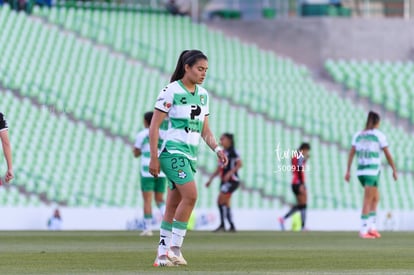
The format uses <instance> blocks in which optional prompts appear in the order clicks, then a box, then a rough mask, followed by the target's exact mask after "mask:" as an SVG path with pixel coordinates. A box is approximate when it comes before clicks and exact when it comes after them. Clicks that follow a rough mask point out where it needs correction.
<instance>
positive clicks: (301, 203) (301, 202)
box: [297, 184, 308, 230]
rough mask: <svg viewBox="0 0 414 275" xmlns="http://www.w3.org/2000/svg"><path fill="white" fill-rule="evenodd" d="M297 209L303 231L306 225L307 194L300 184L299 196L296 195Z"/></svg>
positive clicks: (303, 186)
mask: <svg viewBox="0 0 414 275" xmlns="http://www.w3.org/2000/svg"><path fill="white" fill-rule="evenodd" d="M297 199H298V208H299V210H300V216H301V219H302V230H304V229H305V224H306V208H307V200H308V193H307V191H306V186H305V185H304V184H300V186H299V194H298V197H297Z"/></svg>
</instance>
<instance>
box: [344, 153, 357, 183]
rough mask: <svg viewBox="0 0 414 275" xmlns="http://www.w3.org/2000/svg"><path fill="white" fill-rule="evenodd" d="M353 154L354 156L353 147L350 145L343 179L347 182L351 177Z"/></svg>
mask: <svg viewBox="0 0 414 275" xmlns="http://www.w3.org/2000/svg"><path fill="white" fill-rule="evenodd" d="M354 156H355V147H354V146H352V148H351V150H350V151H349V155H348V163H347V167H346V174H345V180H346V181H347V182H349V179H350V178H351V165H352V160H353V159H354Z"/></svg>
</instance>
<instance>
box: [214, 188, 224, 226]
mask: <svg viewBox="0 0 414 275" xmlns="http://www.w3.org/2000/svg"><path fill="white" fill-rule="evenodd" d="M224 203H225V200H224V196H223V193H222V192H221V191H220V193H219V195H218V198H217V205H218V209H219V213H220V225H219V227H218V228H217V229H216V230H214V232H221V231H226V228H225V225H224V211H225V210H224V207H225V206H224Z"/></svg>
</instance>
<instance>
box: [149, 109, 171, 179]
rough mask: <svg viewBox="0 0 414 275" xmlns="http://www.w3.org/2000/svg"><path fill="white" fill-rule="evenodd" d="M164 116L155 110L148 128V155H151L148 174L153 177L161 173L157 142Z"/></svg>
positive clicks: (164, 114)
mask: <svg viewBox="0 0 414 275" xmlns="http://www.w3.org/2000/svg"><path fill="white" fill-rule="evenodd" d="M166 116H167V114H166V113H164V112H161V111H159V110H157V109H155V110H154V115H153V117H152V120H151V126H150V128H149V136H150V155H151V160H150V163H149V172H150V173H151V175H153V176H154V177H158V174H159V173H160V171H161V168H160V161H159V159H158V140H159V137H160V131H159V130H160V126H161V123H162V121H163V120H164V119H165V117H166Z"/></svg>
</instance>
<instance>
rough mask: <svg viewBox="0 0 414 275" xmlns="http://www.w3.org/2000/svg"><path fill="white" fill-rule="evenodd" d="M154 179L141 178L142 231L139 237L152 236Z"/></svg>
mask: <svg viewBox="0 0 414 275" xmlns="http://www.w3.org/2000/svg"><path fill="white" fill-rule="evenodd" d="M154 184H155V183H154V179H153V178H144V177H142V178H141V191H142V198H143V201H144V231H142V233H141V234H140V235H141V236H152V228H151V227H152V226H151V224H152V207H151V204H152V197H153V190H154Z"/></svg>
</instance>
